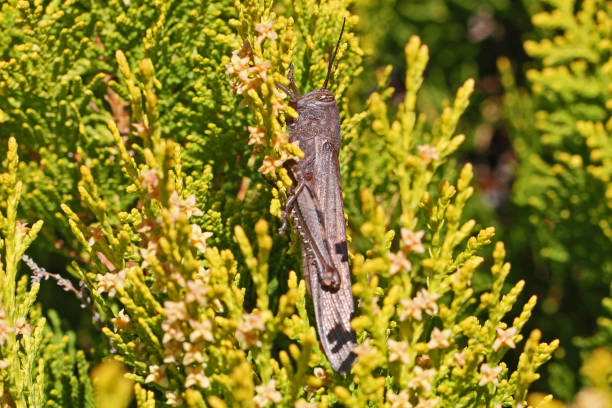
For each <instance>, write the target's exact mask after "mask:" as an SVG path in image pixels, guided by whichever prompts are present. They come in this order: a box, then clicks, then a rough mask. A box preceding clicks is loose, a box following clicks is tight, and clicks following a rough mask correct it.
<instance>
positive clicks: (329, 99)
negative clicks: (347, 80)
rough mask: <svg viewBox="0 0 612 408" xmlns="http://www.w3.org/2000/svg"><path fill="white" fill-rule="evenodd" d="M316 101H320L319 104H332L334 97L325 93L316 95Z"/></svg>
mask: <svg viewBox="0 0 612 408" xmlns="http://www.w3.org/2000/svg"><path fill="white" fill-rule="evenodd" d="M317 101H321V102H333V101H334V96H333V95H330V94H327V93H324V94H323V93H322V94H318V95H317Z"/></svg>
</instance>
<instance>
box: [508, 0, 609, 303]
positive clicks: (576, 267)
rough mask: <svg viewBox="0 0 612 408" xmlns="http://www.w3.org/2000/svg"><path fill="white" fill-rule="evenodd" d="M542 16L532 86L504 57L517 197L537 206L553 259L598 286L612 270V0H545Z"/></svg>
mask: <svg viewBox="0 0 612 408" xmlns="http://www.w3.org/2000/svg"><path fill="white" fill-rule="evenodd" d="M545 3H546V4H548V5H546V6H545V10H546V11H541V12H539V13H537V14H535V15H533V17H532V22H533V24H534V25H535V26H536V27H537V28H538V37H539V40H537V41H536V40H530V41H527V42H525V50H526V51H527V54H528V55H529V56H531V57H533V58H534V59H535V60H536V61H537V64H536V66H535V67H534V68H532V69H530V70H529V71H527V79H528V80H529V94H528V95H526V94H524V93H520V92H518V91H517V90H516V89H515V85H514V81H513V79H512V75H511V73H510V67H509V62H508V61H507V60H505V59H503V60H501V61H500V63H499V67H500V70H501V71H502V74H503V80H504V84H505V86H506V88H507V91H508V95H507V97H506V110H507V114H508V120H509V123H510V125H511V127H512V128H513V130H514V132H513V134H512V136H513V143H514V147H515V150H516V152H517V154H518V159H519V161H518V168H517V180H516V184H515V186H514V199H515V202H516V203H517V204H518V205H519V206H521V207H524V208H525V209H527V210H528V213H527V215H526V216H528V220H529V223H530V224H531V225H532V228H531V231H530V238H529V240H530V243H532V244H535V245H536V249H537V251H538V252H537V256H538V257H539V258H543V259H546V260H549V261H552V263H553V269H555V270H560V271H562V272H564V273H568V271H569V270H572V271H573V272H572V273H573V274H578V275H580V280H579V281H572V288H571V289H570V290H572V291H574V286H575V285H579V286H582V287H585V288H586V289H590V288H591V287H592V285H593V284H594V283H599V284H600V285H601V282H602V281H603V282H610V281H611V280H612V257H611V254H612V225H610V219H611V217H612V187H611V184H610V181H611V172H612V162H610V157H611V156H610V153H611V151H612V150H611V149H612V139H611V137H610V132H611V131H612V121H611V119H612V116H611V112H612V41H611V40H610V38H611V35H612V5H611V4H610V2H609V1H603V0H587V1H584V2H582V3H581V4H580V9H579V10H577V12H575V9H576V7H577V4H576V2H574V1H572V0H557V1H548V2H545Z"/></svg>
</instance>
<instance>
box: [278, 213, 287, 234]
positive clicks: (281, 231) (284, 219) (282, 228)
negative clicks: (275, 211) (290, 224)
mask: <svg viewBox="0 0 612 408" xmlns="http://www.w3.org/2000/svg"><path fill="white" fill-rule="evenodd" d="M281 221H282V222H283V224H282V225H281V226H280V228H279V229H278V233H279V234H280V235H285V230H287V212H286V211H283V212H282V213H281Z"/></svg>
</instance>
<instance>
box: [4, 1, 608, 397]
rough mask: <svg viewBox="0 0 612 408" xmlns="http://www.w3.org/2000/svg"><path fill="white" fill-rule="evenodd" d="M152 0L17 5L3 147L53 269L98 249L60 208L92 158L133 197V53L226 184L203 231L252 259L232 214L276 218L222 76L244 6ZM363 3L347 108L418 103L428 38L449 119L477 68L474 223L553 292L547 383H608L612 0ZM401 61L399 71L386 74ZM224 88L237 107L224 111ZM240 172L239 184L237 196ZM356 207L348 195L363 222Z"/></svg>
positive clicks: (81, 320) (533, 284) (40, 254)
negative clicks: (122, 74)
mask: <svg viewBox="0 0 612 408" xmlns="http://www.w3.org/2000/svg"><path fill="white" fill-rule="evenodd" d="M154 3H155V7H150V8H143V7H141V5H142V4H141V2H137V1H131V2H129V1H110V2H108V4H107V2H100V1H96V0H92V1H87V2H85V1H78V0H73V1H67V2H60V1H40V2H33V3H28V2H25V1H19V2H16V1H9V2H7V3H4V4H3V5H2V12H1V13H0V19H1V21H0V26H2V27H3V35H2V36H1V37H0V138H2V143H0V149H4V150H2V155H3V156H4V155H5V153H6V152H5V149H6V146H7V143H6V139H8V137H9V136H11V135H15V136H18V141H19V148H20V156H21V157H22V162H21V168H20V171H21V173H20V174H21V177H22V179H23V183H24V184H25V190H26V193H25V195H24V198H23V199H22V201H21V208H20V210H21V212H22V213H21V214H22V216H23V218H24V219H29V220H35V219H43V220H44V221H45V224H44V227H43V229H42V230H41V232H40V235H41V238H42V237H45V239H38V240H37V241H35V242H34V244H33V247H32V249H31V250H30V251H29V254H30V255H31V257H32V258H34V259H36V260H37V262H39V263H40V264H41V265H44V266H45V267H47V268H48V269H49V270H50V271H52V272H63V271H65V269H66V265H67V263H68V262H69V260H70V259H71V258H72V257H77V258H78V257H81V256H83V253H81V252H77V250H76V248H77V247H78V245H77V243H76V242H75V238H74V237H73V235H72V233H71V232H70V228H69V226H68V223H67V221H66V219H65V217H63V216H62V215H61V210H60V209H59V203H67V204H68V205H69V206H70V207H71V208H72V209H73V210H74V211H75V212H77V213H79V208H80V206H81V203H80V201H79V192H78V189H79V188H78V185H77V182H78V180H79V179H80V175H79V167H80V165H81V164H87V166H88V167H89V168H90V169H91V172H92V174H93V176H94V179H95V180H96V181H98V182H100V181H103V182H104V183H105V184H101V185H98V186H97V187H98V189H99V193H100V195H101V196H102V197H103V198H104V199H105V202H106V203H107V204H109V203H110V204H112V205H113V206H114V211H115V213H117V212H119V211H120V210H121V209H125V208H128V207H129V205H130V204H132V203H133V202H134V197H129V196H125V195H118V194H116V191H117V188H118V186H119V185H124V184H125V183H126V181H125V179H124V177H125V176H124V175H123V174H122V172H121V169H120V164H119V161H118V160H116V157H117V155H118V154H119V152H118V151H117V149H116V147H115V144H114V142H113V138H112V135H111V133H110V131H109V130H108V128H107V127H106V125H105V124H106V122H107V121H108V120H109V119H113V120H114V121H115V122H116V123H118V128H119V131H120V133H121V134H122V137H124V138H126V139H127V138H128V137H129V136H128V135H129V134H130V132H131V129H129V122H128V121H126V120H125V118H126V116H127V115H128V113H127V111H126V109H127V108H126V106H127V104H126V102H125V101H126V100H127V99H128V98H129V96H128V95H127V94H126V92H125V87H122V86H119V84H118V67H117V62H116V59H115V51H116V50H118V49H122V50H124V52H125V53H126V56H127V59H128V61H129V63H130V64H131V65H133V66H134V67H135V66H136V64H137V61H139V60H140V59H142V58H144V57H147V58H150V59H151V60H152V62H153V64H154V66H155V67H156V78H157V80H158V81H159V86H157V92H158V93H159V100H160V101H162V102H160V103H161V104H163V106H160V109H159V112H160V118H159V119H160V120H159V121H160V123H161V125H160V126H161V127H162V128H163V132H164V134H166V135H172V136H171V137H172V138H173V139H174V140H176V141H177V142H179V143H181V144H183V145H184V146H185V148H184V149H183V151H184V156H185V157H184V161H185V163H186V164H185V166H186V169H185V172H186V174H191V175H193V176H196V177H201V178H202V179H203V180H205V182H204V183H203V184H207V183H212V186H211V188H210V189H209V190H207V193H206V194H203V195H198V197H201V196H206V197H207V202H205V203H198V205H200V206H201V207H202V208H206V209H207V212H206V214H205V215H204V216H203V217H202V219H201V221H199V223H201V225H202V228H203V229H205V230H210V231H214V232H215V235H214V237H213V238H212V239H211V241H210V242H209V243H212V244H214V245H220V246H223V247H225V248H232V249H233V250H236V252H237V251H238V248H237V246H236V243H235V242H234V240H233V239H232V234H231V226H232V225H233V222H232V220H234V219H240V222H241V224H242V225H243V227H244V228H245V230H247V231H250V230H252V227H253V225H254V224H255V221H256V220H257V219H258V217H259V216H260V214H261V211H262V210H263V209H262V208H260V207H258V206H254V205H253V203H254V202H256V200H245V199H244V196H242V195H241V191H243V190H245V189H248V186H249V184H250V183H252V182H253V180H261V179H260V176H259V175H258V174H257V168H256V167H254V166H253V162H252V157H251V154H250V151H249V148H248V146H247V144H246V143H245V140H242V142H241V143H237V142H236V141H237V140H240V139H246V138H247V136H248V132H247V131H246V123H248V122H249V121H248V118H247V115H249V113H248V111H247V110H245V109H242V108H241V107H239V104H238V99H237V97H236V95H235V94H233V93H232V92H231V89H230V88H231V86H230V83H229V81H228V78H227V75H226V73H225V71H226V68H225V64H226V63H227V57H228V56H229V55H231V51H232V50H234V49H238V48H240V44H237V43H235V42H234V41H235V40H234V37H233V36H231V35H230V34H231V33H233V32H234V31H235V28H234V27H232V26H230V24H229V19H230V18H231V17H235V16H234V15H233V13H234V9H233V7H232V4H233V3H232V2H231V1H225V2H216V3H214V4H212V5H206V4H205V3H202V6H201V8H200V9H193V10H186V9H185V10H181V7H187V6H186V5H185V6H181V2H172V3H168V5H165V4H164V2H162V1H156V2H154ZM285 3H286V2H285ZM283 7H290V6H289V5H288V4H284V5H283V4H281V5H280V6H279V9H280V10H279V14H281V15H282V13H281V12H280V11H282V8H283ZM143 10H145V11H144V12H143ZM351 11H352V13H354V14H356V15H357V16H358V17H359V21H358V23H357V27H356V30H357V33H358V35H359V37H360V41H361V48H362V49H363V51H364V53H363V55H360V56H353V57H354V58H362V59H363V64H362V65H363V67H364V69H363V72H361V73H359V75H358V76H357V77H356V79H355V80H354V82H353V84H352V86H351V88H350V89H349V91H348V92H349V94H350V96H351V97H350V98H348V99H347V100H350V104H348V103H347V105H346V107H345V110H349V109H350V110H352V111H353V112H357V111H360V110H361V109H363V108H364V106H366V104H367V102H366V101H367V100H368V97H369V95H370V94H371V93H372V92H373V91H374V90H376V89H380V88H381V85H384V82H385V81H384V78H386V76H387V75H389V84H390V85H391V87H392V88H393V90H389V91H387V94H386V97H387V98H388V99H389V100H390V101H391V102H392V103H393V102H394V103H395V104H398V103H399V101H401V100H403V96H404V93H405V89H404V84H403V82H402V81H403V78H405V77H406V75H405V71H406V67H405V57H404V54H403V49H404V46H405V44H406V43H407V42H408V40H409V38H410V37H411V36H412V35H415V34H416V35H419V36H420V37H421V38H422V42H423V43H424V44H427V45H428V47H429V55H430V63H429V65H428V67H427V70H426V71H425V77H426V81H425V84H424V86H423V89H422V91H421V96H420V98H419V101H418V104H419V111H420V112H424V113H425V115H426V117H427V118H428V119H431V120H432V121H433V119H434V118H436V117H438V116H439V111H438V110H439V109H440V107H441V106H442V105H441V104H440V101H441V100H444V99H448V100H451V99H452V96H453V95H454V93H455V91H456V89H457V88H458V87H459V86H460V85H461V84H462V83H463V82H464V81H465V80H466V79H467V78H469V77H473V78H475V79H476V87H475V92H474V96H473V97H472V100H471V104H470V108H469V109H468V110H467V111H466V113H465V115H464V116H463V118H462V121H461V122H460V125H459V130H460V131H461V132H463V133H465V134H466V135H467V142H466V143H465V144H464V145H463V147H462V150H461V154H460V155H459V160H460V161H462V162H467V161H469V162H472V163H473V164H474V168H475V176H476V180H477V185H478V188H477V195H476V198H475V199H474V200H472V202H471V203H470V204H469V205H468V208H466V214H464V215H465V217H466V219H467V218H473V217H475V218H476V219H477V221H478V222H479V224H480V226H489V225H495V226H496V228H497V231H498V237H499V238H501V239H503V240H504V241H506V245H507V253H508V258H509V260H510V261H511V262H512V264H513V268H512V271H513V273H512V274H511V279H513V280H514V281H518V280H520V279H525V281H526V289H525V291H524V293H525V294H532V293H535V294H537V295H538V296H539V298H540V302H539V304H538V306H537V307H536V309H535V311H534V317H533V319H532V320H531V321H530V323H529V325H530V326H531V327H538V328H540V329H541V330H542V331H543V339H544V340H546V341H550V340H552V339H553V338H560V340H561V348H560V349H559V350H558V351H557V353H556V354H555V357H554V359H553V362H552V363H551V364H549V365H548V366H547V367H548V368H545V369H544V370H548V371H547V372H546V371H545V374H546V375H544V376H543V378H542V380H540V381H539V382H538V383H536V388H537V389H539V390H541V391H543V392H554V393H555V395H556V396H557V397H558V398H560V399H563V400H565V401H571V400H573V399H574V398H575V395H580V394H579V390H580V389H581V388H583V387H585V386H587V385H588V386H590V387H595V388H598V389H604V390H605V389H609V379H608V378H609V377H608V376H607V375H604V376H603V377H602V374H601V373H602V372H603V371H605V370H607V369H606V368H605V367H603V368H601V367H600V368H598V367H597V366H596V365H595V364H593V362H594V361H597V360H598V359H599V360H600V361H609V359H610V357H609V355H610V354H609V353H610V350H612V348H611V347H612V334H610V333H612V330H611V329H610V327H612V325H611V324H610V317H611V316H612V307H611V306H610V301H609V300H608V301H606V302H607V303H606V302H604V305H605V306H606V307H605V308H604V307H602V300H603V298H604V297H605V296H609V294H610V290H609V289H610V283H611V281H612V238H611V237H612V233H611V232H610V231H611V229H612V227H611V226H610V224H609V223H610V222H612V205H611V203H612V188H611V187H610V185H611V184H610V177H611V175H612V164H611V163H610V160H611V158H612V142H611V140H610V137H611V135H612V129H611V124H610V120H611V119H610V118H611V115H610V112H611V110H612V103H611V102H610V101H611V95H612V89H611V84H612V79H611V78H612V67H611V63H610V58H611V53H610V50H611V45H610V38H611V37H612V28H611V27H612V23H611V22H610V21H611V19H612V5H611V2H609V1H604V0H599V1H596V0H584V1H570V0H547V1H540V0H523V1H522V2H518V1H511V0H488V1H476V0H474V1H472V0H421V1H414V0H396V1H393V0H382V1H372V0H357V1H355V2H354V3H353V4H352V6H351ZM162 25H163V26H164V27H165V28H164V29H165V30H166V31H164V35H163V36H162V35H160V31H159V30H160V27H161V26H162ZM168 27H170V28H168ZM185 27H187V28H185ZM190 27H191V29H190ZM196 27H206V29H204V30H200V29H196ZM167 39H175V40H177V41H168V40H167ZM213 40H214V42H215V45H214V46H213V45H212V44H213ZM219 44H222V45H223V46H222V47H221V48H220V47H219ZM194 49H197V51H198V52H197V53H194V52H193V50H194ZM49 56H55V57H53V58H50V57H49ZM202 56H205V57H202ZM500 58H501V59H500ZM386 65H391V66H392V67H393V69H392V70H391V71H390V72H389V71H384V67H385V66H386ZM353 74H355V73H352V74H351V75H353ZM338 75H342V73H339V74H338ZM308 85H311V84H310V83H309V84H308ZM220 90H221V91H220ZM9 95H10V96H9ZM383 95H384V94H383ZM212 98H214V100H219V101H223V103H222V104H221V106H222V110H221V111H218V105H215V104H212V103H210V101H211V100H213V99H212ZM391 106H394V105H393V104H392V105H391ZM395 106H397V105H395ZM43 111H44V112H46V114H45V115H44V116H43V115H41V112H43ZM347 116H348V114H347ZM122 121H123V122H122ZM121 123H124V124H125V126H128V128H125V127H124V128H122V127H121ZM201 134H206V135H207V137H206V138H202V137H198V135H201ZM343 154H347V155H349V154H359V152H343ZM201 163H208V164H209V167H206V168H204V169H202V168H201V166H200V164H201ZM447 167H448V168H453V166H452V165H451V166H447ZM455 168H456V169H459V168H461V166H460V165H459V163H458V165H457V166H455ZM349 170H352V171H357V170H355V169H349ZM448 171H451V170H448ZM212 174H215V177H214V178H213V177H212ZM219 175H222V176H219ZM235 180H241V182H240V183H241V184H240V186H241V187H240V189H239V191H238V192H236V191H235V184H236V183H235ZM356 183H357V182H356ZM357 186H358V185H357V184H355V186H354V187H355V188H357ZM252 190H254V191H255V193H254V194H261V195H268V194H269V192H268V191H267V190H266V189H265V188H256V189H252ZM228 197H229V198H228ZM268 198H269V197H268ZM2 199H5V197H2ZM263 201H264V202H268V201H269V200H268V199H266V200H263ZM358 208H359V204H358V203H351V202H350V201H348V202H347V212H348V213H349V214H351V215H352V213H357V212H358V210H357V209H358ZM476 214H477V216H476ZM79 216H81V217H87V212H86V211H84V210H83V212H82V214H80V213H79ZM274 239H275V240H279V242H275V244H274V245H275V246H276V245H281V246H288V245H289V244H288V241H287V238H285V237H279V236H277V235H275V237H274ZM355 240H356V245H357V246H359V237H355ZM288 262H289V261H288ZM283 263H284V262H283V261H282V260H281V261H280V262H278V263H276V265H283ZM294 268H298V266H297V265H294ZM280 269H282V271H283V272H282V273H283V274H284V275H282V274H281V271H280V270H278V271H274V270H271V271H270V275H271V276H279V279H278V282H276V283H275V284H276V285H280V284H281V283H279V282H286V280H287V279H286V278H287V276H286V274H287V272H286V269H285V268H280ZM510 283H513V282H510ZM41 296H42V303H43V306H44V307H45V308H55V309H60V310H62V314H61V316H62V318H63V319H65V320H66V322H67V323H66V325H68V326H70V328H72V329H73V330H75V331H76V332H77V335H78V336H77V338H78V341H79V343H80V344H79V345H78V346H79V347H80V348H83V349H87V350H88V349H91V348H92V347H102V348H103V347H104V346H100V345H99V344H96V341H95V339H94V338H93V337H94V336H93V335H92V333H95V331H94V328H93V325H92V324H91V323H90V321H91V316H90V315H88V314H87V313H88V312H87V311H83V309H81V308H79V306H78V302H77V301H76V300H73V299H71V298H69V297H66V296H62V292H61V291H60V290H59V289H58V288H57V287H55V286H54V285H53V284H51V283H49V282H43V284H42V287H41ZM247 297H248V296H247ZM56 320H57V319H56ZM57 325H59V323H57ZM593 350H595V351H593ZM606 350H607V351H606ZM591 353H599V354H595V356H597V358H593V357H592V354H591ZM606 353H608V354H606ZM589 363H590V364H589ZM581 367H583V369H582V371H580V368H581ZM105 369H107V370H110V369H108V368H105ZM602 378H603V379H602ZM608 392H609V390H608Z"/></svg>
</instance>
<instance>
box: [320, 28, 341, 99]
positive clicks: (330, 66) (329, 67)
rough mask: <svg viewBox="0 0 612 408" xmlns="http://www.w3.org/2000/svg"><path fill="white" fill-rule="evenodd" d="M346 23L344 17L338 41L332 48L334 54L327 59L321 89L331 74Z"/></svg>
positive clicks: (324, 87)
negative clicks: (327, 63)
mask: <svg viewBox="0 0 612 408" xmlns="http://www.w3.org/2000/svg"><path fill="white" fill-rule="evenodd" d="M345 24H346V17H345V18H344V21H343V22H342V30H341V31H340V38H338V43H337V44H336V49H335V50H334V55H333V56H332V57H331V58H330V59H329V66H328V67H327V76H326V77H325V82H324V83H323V89H326V88H327V83H328V82H329V76H330V74H331V70H332V65H334V60H335V59H336V54H337V53H338V47H340V40H342V34H343V33H344V26H345Z"/></svg>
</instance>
